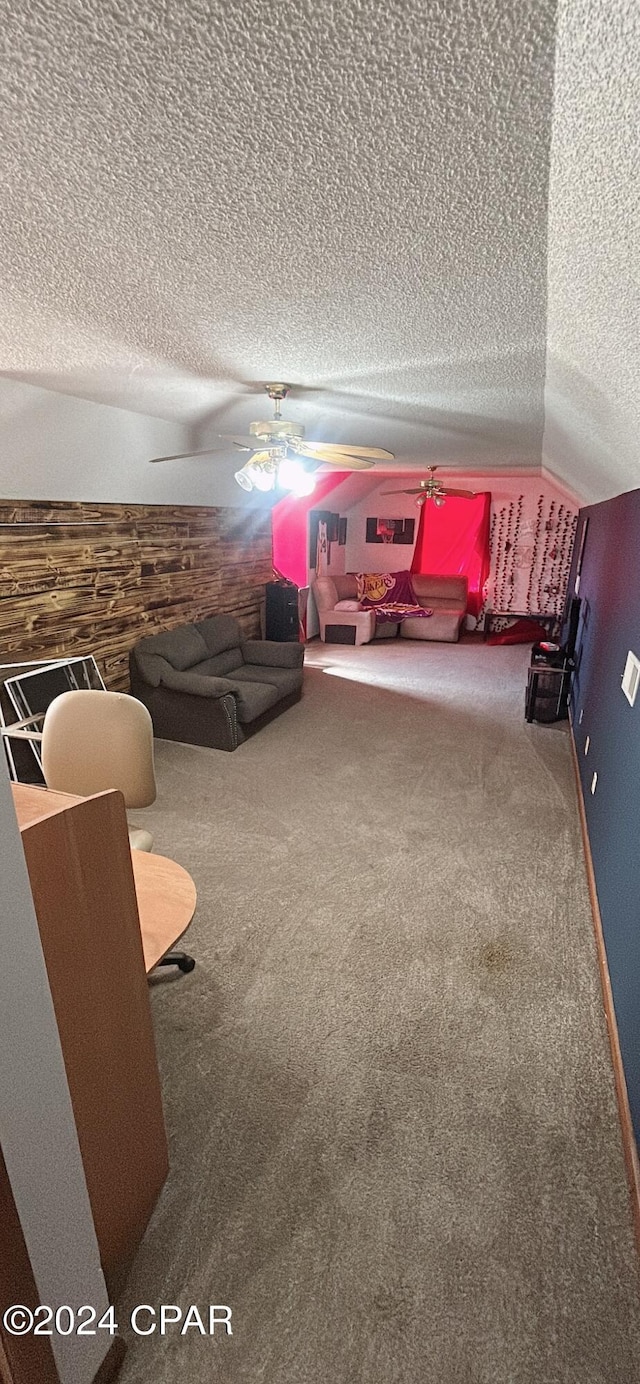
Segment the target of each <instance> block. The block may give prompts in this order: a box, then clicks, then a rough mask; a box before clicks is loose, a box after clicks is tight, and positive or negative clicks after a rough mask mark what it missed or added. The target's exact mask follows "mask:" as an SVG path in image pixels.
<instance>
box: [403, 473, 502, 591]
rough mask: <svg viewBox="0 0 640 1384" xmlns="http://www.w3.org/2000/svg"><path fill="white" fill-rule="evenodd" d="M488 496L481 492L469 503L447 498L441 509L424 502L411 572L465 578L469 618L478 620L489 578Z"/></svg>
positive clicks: (489, 499)
mask: <svg viewBox="0 0 640 1384" xmlns="http://www.w3.org/2000/svg"><path fill="white" fill-rule="evenodd" d="M490 514H491V494H490V492H489V491H488V490H483V491H480V492H479V493H478V494H477V495H474V497H473V499H472V500H464V499H460V498H459V497H457V496H455V495H450V496H449V497H448V498H447V499H446V500H445V502H444V504H443V505H441V506H438V505H434V503H433V500H426V501H425V503H424V504H423V506H422V508H421V510H420V523H419V526H418V537H417V539H416V546H415V548H414V552H413V561H412V563H411V571H412V572H433V573H434V574H437V575H438V576H443V577H451V576H460V577H462V576H465V577H466V578H467V580H468V582H469V604H468V607H467V609H468V611H469V614H470V615H475V616H478V615H479V614H480V608H481V606H482V599H483V588H484V585H485V582H486V580H487V578H488V576H489V562H490V555H489V522H490Z"/></svg>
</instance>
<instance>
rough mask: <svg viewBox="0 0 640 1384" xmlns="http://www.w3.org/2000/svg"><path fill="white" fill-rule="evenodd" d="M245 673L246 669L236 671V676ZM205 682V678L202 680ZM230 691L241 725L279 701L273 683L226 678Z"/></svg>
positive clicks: (253, 719) (278, 695)
mask: <svg viewBox="0 0 640 1384" xmlns="http://www.w3.org/2000/svg"><path fill="white" fill-rule="evenodd" d="M244 672H246V668H242V669H239V670H238V674H240V673H244ZM203 681H204V682H206V678H204V679H203ZM225 681H226V682H228V684H229V688H230V690H231V691H232V692H233V693H234V695H235V698H236V704H237V711H238V720H239V721H240V723H241V724H242V725H245V724H246V722H247V721H255V719H256V716H261V715H262V713H263V711H268V710H269V707H271V706H275V703H276V702H278V701H279V700H280V692H279V690H278V688H277V687H275V686H274V684H273V683H269V682H253V681H252V680H251V678H244V679H243V678H242V677H240V676H237V677H236V676H234V677H231V678H228V679H227V678H226V679H225Z"/></svg>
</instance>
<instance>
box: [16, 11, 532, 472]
mask: <svg viewBox="0 0 640 1384" xmlns="http://www.w3.org/2000/svg"><path fill="white" fill-rule="evenodd" d="M0 9H1V10H2V11H4V19H3V24H2V43H3V47H4V53H5V64H6V66H5V78H4V81H3V92H2V98H1V100H2V105H3V106H4V110H2V111H1V112H0V114H1V115H2V123H3V126H4V128H5V131H6V142H5V145H4V150H3V158H4V161H5V170H6V171H5V189H4V194H3V199H2V212H1V214H2V242H3V253H2V256H1V257H0V284H1V286H2V293H3V299H4V304H5V310H4V313H3V315H2V321H1V322H0V350H1V351H2V369H3V371H4V372H5V373H6V374H10V375H12V376H14V377H17V378H18V379H21V380H24V381H27V382H30V383H33V384H40V385H44V386H46V387H48V388H52V389H56V390H60V391H63V392H66V393H69V394H75V395H81V396H85V397H87V398H90V399H94V400H96V401H101V402H106V403H112V404H118V405H120V406H121V407H124V408H129V409H134V410H138V411H141V412H147V413H152V414H158V415H160V416H162V417H166V418H172V419H178V420H183V421H184V422H186V423H188V424H189V425H190V428H191V432H190V436H191V439H192V442H193V444H194V445H195V444H197V443H198V442H201V443H202V442H203V441H204V440H208V439H209V438H210V437H212V436H213V435H214V434H215V433H216V432H217V431H223V432H228V431H237V430H243V429H244V427H245V426H246V424H247V423H248V421H249V420H250V419H251V418H253V417H256V416H261V415H263V407H264V406H263V405H262V406H261V407H260V409H259V410H258V411H257V410H256V391H257V390H259V388H260V385H261V384H262V383H263V382H265V381H267V380H270V379H284V380H287V381H289V382H291V383H292V385H293V386H294V389H293V392H292V395H291V400H290V405H289V410H288V411H289V413H290V414H291V416H295V417H296V418H299V419H300V420H301V421H303V422H305V423H306V425H307V428H308V431H309V432H310V433H312V434H313V435H314V436H316V437H322V438H324V439H325V440H336V439H340V440H341V439H343V438H347V439H348V440H350V441H352V442H364V443H371V444H375V445H378V446H386V447H389V448H391V450H393V451H394V452H395V453H396V455H397V458H398V465H400V466H406V465H409V466H410V465H411V464H413V463H421V464H422V465H424V463H425V461H432V462H435V461H443V462H445V463H446V462H448V463H450V464H454V465H465V464H466V465H469V464H470V463H473V464H475V465H482V464H483V463H484V462H486V463H487V464H489V463H490V464H491V466H492V467H493V469H495V468H496V467H505V468H506V467H508V468H513V467H518V466H522V467H526V466H531V465H532V464H534V465H535V464H539V462H540V457H541V441H542V428H543V385H544V358H545V297H546V211H547V185H548V166H549V141H550V131H551V108H552V77H553V52H554V11H555V3H554V0H518V3H513V4H511V5H505V3H504V0H431V2H430V3H428V4H427V3H425V0H387V2H386V3H385V4H381V3H376V0H340V3H339V4H338V3H333V0H271V2H270V3H266V0H240V3H237V4H235V5H231V4H228V3H227V2H226V0H188V3H187V0H162V3H161V0H126V3H125V0H82V3H78V0H30V3H29V4H28V5H23V4H21V3H19V0H2V3H1V5H0Z"/></svg>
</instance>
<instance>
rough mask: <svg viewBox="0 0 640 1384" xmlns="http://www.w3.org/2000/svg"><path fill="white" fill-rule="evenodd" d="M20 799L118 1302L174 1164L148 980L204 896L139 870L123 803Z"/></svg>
mask: <svg viewBox="0 0 640 1384" xmlns="http://www.w3.org/2000/svg"><path fill="white" fill-rule="evenodd" d="M12 790H13V799H14V803H15V807H16V813H17V816H18V822H19V825H20V830H21V835H22V844H23V848H24V853H25V858H26V862H27V868H28V871H29V878H30V881H31V891H32V894H33V901H34V905H35V910H36V916H37V919H38V926H39V929H40V938H41V941H42V949H43V952H44V958H45V963H46V967H47V974H48V977H49V985H50V988H51V996H52V999H53V1005H54V1009H55V1015H56V1022H57V1025H58V1032H59V1034H60V1043H61V1046H62V1053H63V1057H64V1063H65V1068H66V1073H67V1080H68V1082H69V1091H70V1094H71V1102H72V1105H73V1113H74V1118H75V1122H76V1128H77V1131H78V1139H79V1143H80V1151H81V1154H82V1161H83V1165H84V1171H85V1177H86V1179H87V1189H88V1192H89V1200H90V1203H91V1210H92V1213H93V1219H94V1224H95V1228H96V1235H97V1238H98V1245H99V1248H100V1258H101V1262H102V1266H103V1269H104V1272H105V1276H106V1278H107V1283H108V1285H109V1288H110V1289H111V1291H112V1292H115V1291H117V1290H118V1288H119V1286H120V1285H121V1283H122V1281H123V1278H124V1276H125V1275H126V1270H127V1268H128V1266H129V1264H130V1262H131V1259H132V1258H133V1255H134V1253H135V1251H136V1249H137V1247H138V1245H139V1243H140V1240H141V1239H142V1236H143V1234H144V1231H145V1228H146V1226H147V1223H148V1220H149V1217H150V1215H151V1212H152V1211H153V1208H154V1206H155V1203H156V1201H157V1199H158V1196H159V1193H160V1190H161V1188H162V1184H163V1182H164V1180H165V1178H166V1175H167V1172H168V1166H169V1165H168V1151H167V1141H166V1134H165V1129H164V1120H163V1114H162V1100H161V1094H160V1078H159V1074H158V1066H157V1060H156V1053H155V1043H154V1036H153V1028H152V1023H151V1010H150V1006H149V988H148V985H147V979H146V974H145V971H146V970H148V969H150V968H151V967H152V966H153V965H155V964H156V962H157V961H158V960H159V959H160V957H161V956H163V955H164V953H165V952H166V951H168V950H169V949H170V948H171V947H172V945H173V943H174V942H175V941H176V939H177V938H178V937H179V936H180V935H181V934H182V932H184V929H185V927H187V925H188V923H189V921H190V919H191V917H192V914H193V910H194V907H195V889H194V887H193V883H192V881H191V880H190V878H189V876H188V875H187V873H186V871H185V870H182V869H181V867H180V866H179V865H175V864H174V862H173V861H169V860H164V859H163V858H162V857H161V856H151V855H146V854H144V853H143V852H138V851H135V852H133V856H135V857H136V859H135V861H133V860H132V852H131V849H130V846H129V837H128V830H127V819H126V814H125V810H124V800H123V797H122V794H121V793H118V792H114V791H112V792H108V793H98V794H96V795H95V796H93V797H90V798H76V797H71V796H70V795H69V794H66V793H54V792H51V791H50V790H49V789H46V788H38V787H32V786H29V785H26V784H20V783H14V784H12ZM137 857H139V859H138V858H137Z"/></svg>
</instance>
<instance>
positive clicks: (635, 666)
mask: <svg viewBox="0 0 640 1384" xmlns="http://www.w3.org/2000/svg"><path fill="white" fill-rule="evenodd" d="M638 686H640V658H638V657H637V655H636V654H632V652H631V649H629V652H628V654H627V661H626V663H625V666H624V673H623V674H622V691H623V692H624V695H625V697H626V699H627V701H628V703H629V706H633V703H634V702H635V699H636V694H637V691H638Z"/></svg>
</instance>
